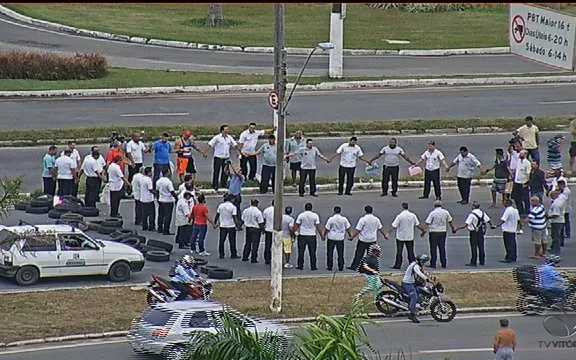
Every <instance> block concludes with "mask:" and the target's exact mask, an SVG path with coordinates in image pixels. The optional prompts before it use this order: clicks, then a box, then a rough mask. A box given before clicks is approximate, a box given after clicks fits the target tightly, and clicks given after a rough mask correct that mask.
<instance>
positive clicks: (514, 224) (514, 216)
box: [495, 199, 522, 264]
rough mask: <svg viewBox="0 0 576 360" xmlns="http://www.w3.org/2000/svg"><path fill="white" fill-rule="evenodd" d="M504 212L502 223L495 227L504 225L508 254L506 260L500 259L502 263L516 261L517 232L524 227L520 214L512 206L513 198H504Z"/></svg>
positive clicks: (503, 231)
mask: <svg viewBox="0 0 576 360" xmlns="http://www.w3.org/2000/svg"><path fill="white" fill-rule="evenodd" d="M504 207H505V208H504V212H503V213H502V217H500V223H499V224H498V225H496V226H495V227H500V226H502V237H503V240H504V249H505V250H506V256H505V257H504V260H500V262H501V263H506V264H510V263H515V262H516V259H517V256H518V254H517V246H516V232H517V231H518V228H519V227H522V223H521V221H520V214H519V213H518V210H516V209H515V208H514V207H513V206H512V200H510V199H506V200H504Z"/></svg>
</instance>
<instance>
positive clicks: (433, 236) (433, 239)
mask: <svg viewBox="0 0 576 360" xmlns="http://www.w3.org/2000/svg"><path fill="white" fill-rule="evenodd" d="M428 242H429V243H430V266H431V267H435V266H436V261H437V259H438V253H440V265H442V267H443V268H445V267H446V232H445V231H444V232H430V233H428Z"/></svg>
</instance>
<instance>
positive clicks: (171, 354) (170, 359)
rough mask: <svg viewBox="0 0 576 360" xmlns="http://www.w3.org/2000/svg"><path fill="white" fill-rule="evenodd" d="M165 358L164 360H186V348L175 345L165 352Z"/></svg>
mask: <svg viewBox="0 0 576 360" xmlns="http://www.w3.org/2000/svg"><path fill="white" fill-rule="evenodd" d="M165 357H166V360H186V359H188V350H187V349H186V346H183V345H175V346H172V347H170V348H169V349H168V350H167V351H166V353H165Z"/></svg>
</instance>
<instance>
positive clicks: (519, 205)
mask: <svg viewBox="0 0 576 360" xmlns="http://www.w3.org/2000/svg"><path fill="white" fill-rule="evenodd" d="M512 199H513V200H514V203H515V204H516V209H518V212H519V213H520V215H528V213H529V212H530V189H529V188H528V186H524V185H522V184H517V183H514V184H513V185H512Z"/></svg>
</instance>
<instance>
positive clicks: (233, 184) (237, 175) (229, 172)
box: [224, 162, 246, 216]
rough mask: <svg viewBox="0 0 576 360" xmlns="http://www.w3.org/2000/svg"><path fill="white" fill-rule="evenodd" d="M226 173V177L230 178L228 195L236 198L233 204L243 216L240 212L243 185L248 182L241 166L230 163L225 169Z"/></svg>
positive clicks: (239, 214) (239, 213)
mask: <svg viewBox="0 0 576 360" xmlns="http://www.w3.org/2000/svg"><path fill="white" fill-rule="evenodd" d="M224 173H225V174H226V176H230V186H229V187H228V195H231V196H233V197H234V200H233V201H232V203H233V204H234V205H235V206H236V208H237V209H238V211H237V213H238V216H241V214H242V211H241V210H240V205H241V204H242V185H244V182H245V181H246V176H244V174H243V173H242V169H241V168H240V167H239V166H236V165H234V164H232V163H231V162H228V163H227V164H226V167H225V168H224Z"/></svg>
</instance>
